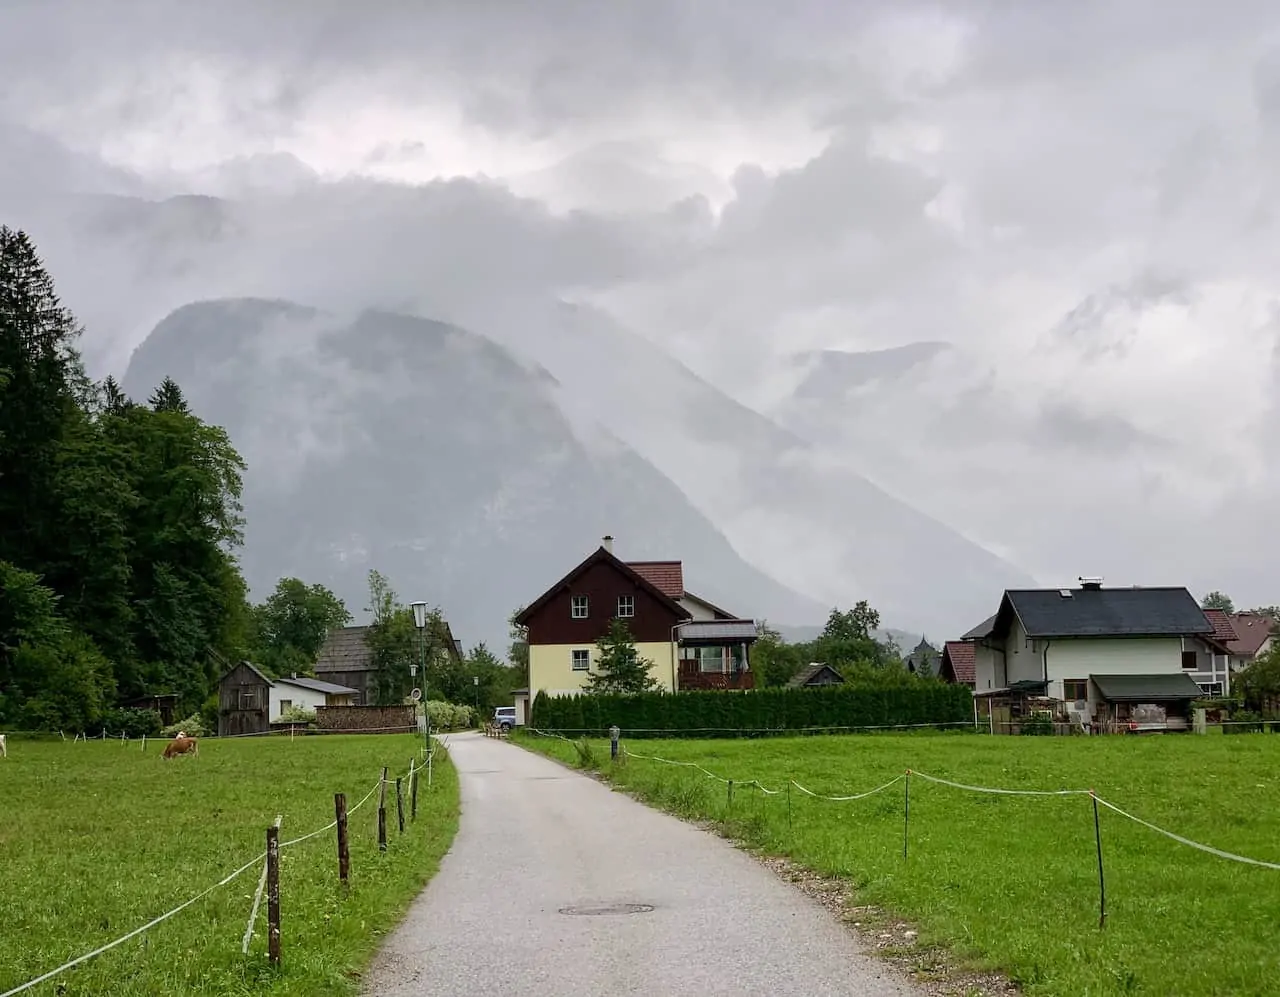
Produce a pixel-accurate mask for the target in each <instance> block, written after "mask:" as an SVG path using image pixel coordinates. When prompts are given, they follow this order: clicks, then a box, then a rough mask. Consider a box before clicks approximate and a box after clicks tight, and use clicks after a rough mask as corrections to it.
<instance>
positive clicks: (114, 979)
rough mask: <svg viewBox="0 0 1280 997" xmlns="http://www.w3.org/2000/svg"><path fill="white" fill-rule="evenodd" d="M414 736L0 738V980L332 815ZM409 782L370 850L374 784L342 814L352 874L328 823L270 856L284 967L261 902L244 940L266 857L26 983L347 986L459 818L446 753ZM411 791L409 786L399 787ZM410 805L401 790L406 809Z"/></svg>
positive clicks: (99, 994) (153, 908)
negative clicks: (276, 830) (382, 845)
mask: <svg viewBox="0 0 1280 997" xmlns="http://www.w3.org/2000/svg"><path fill="white" fill-rule="evenodd" d="M421 744H422V742H421V739H420V738H417V737H415V736H410V735H398V734H397V735H373V736H369V735H365V736H358V735H329V736H324V737H299V738H297V739H295V740H293V741H290V740H288V739H284V738H243V739H236V740H224V741H218V740H209V741H202V742H201V745H200V756H199V758H191V757H186V758H179V759H175V760H173V761H168V762H166V761H162V759H161V750H162V749H163V747H164V742H163V741H149V742H148V744H147V747H146V753H145V754H144V753H143V752H142V750H141V745H140V744H139V742H137V741H134V742H131V743H129V744H127V745H126V744H121V743H119V742H113V741H107V742H89V743H88V744H85V743H80V744H72V743H70V742H65V743H64V742H36V741H21V742H16V743H15V742H12V741H11V742H10V746H9V758H8V759H7V760H6V759H0V856H2V858H0V870H3V884H2V885H0V993H4V992H6V991H7V990H8V989H10V988H12V987H17V986H19V985H21V984H23V983H25V982H27V981H28V980H29V979H33V978H35V977H37V976H40V975H41V974H43V973H45V972H47V971H49V970H51V969H54V968H55V967H57V966H59V965H61V964H62V963H64V962H67V961H69V960H71V959H73V958H76V957H78V956H80V955H82V954H84V953H86V952H88V951H90V950H92V949H94V948H97V947H98V946H100V945H103V944H106V943H107V942H110V941H112V940H114V939H116V938H119V937H120V936H121V935H124V934H127V933H128V932H130V931H132V930H133V929H134V928H137V927H139V926H141V925H143V924H145V923H146V922H148V921H150V920H151V919H152V918H154V917H157V916H159V915H160V914H163V913H165V912H166V911H168V910H171V909H172V908H174V907H176V906H178V905H179V904H180V903H182V902H184V901H186V900H188V899H190V898H191V897H194V896H195V895H196V894H198V893H200V892H201V891H202V890H204V889H206V888H207V887H210V886H213V885H214V884H215V883H217V882H218V881H219V880H220V879H222V877H223V876H225V875H227V874H228V873H230V872H232V871H233V870H235V869H237V868H239V867H241V866H242V865H244V864H245V863H247V862H249V861H250V860H252V859H254V857H255V856H257V855H259V854H261V853H262V852H263V851H264V849H265V834H266V828H267V827H268V826H269V825H270V824H271V823H272V822H273V821H274V820H275V817H276V815H277V814H279V815H282V817H283V822H282V824H281V829H280V840H281V842H285V841H288V840H289V839H292V838H296V837H300V836H302V835H305V834H307V833H309V832H311V831H313V830H316V829H318V828H321V827H323V826H324V825H325V824H327V823H329V822H330V821H331V820H333V816H334V805H333V794H334V793H335V792H344V793H346V795H347V802H348V807H354V806H355V804H356V803H357V802H358V801H359V800H360V799H361V798H362V797H364V796H365V794H366V793H367V792H368V791H369V790H370V789H372V788H373V787H374V786H375V785H376V784H377V781H378V775H379V772H380V770H381V767H382V766H384V765H385V766H388V767H389V768H390V777H391V778H394V777H395V776H396V775H402V776H403V775H405V774H407V772H408V768H409V761H410V758H411V757H412V756H414V755H415V753H416V752H418V750H419V748H420V746H421ZM433 769H434V771H433V786H432V788H431V790H430V791H428V790H427V786H426V780H425V777H424V779H423V781H422V783H421V785H420V788H419V793H418V819H417V821H416V822H414V823H411V824H409V823H407V824H406V831H405V833H404V834H403V835H401V834H400V833H399V831H398V829H397V826H396V813H395V806H394V795H395V794H394V786H393V787H392V789H391V791H390V792H389V793H388V815H389V816H388V839H389V847H388V850H387V851H386V852H385V853H380V852H379V851H378V846H377V833H376V827H377V797H376V795H375V796H374V797H373V798H371V799H370V800H369V802H367V803H366V804H365V805H364V807H363V808H361V809H360V810H359V811H358V812H356V813H354V814H353V815H352V817H351V819H350V824H349V833H350V853H351V884H350V888H349V891H348V892H347V893H346V895H345V896H344V893H343V890H342V888H341V887H340V885H339V883H338V873H337V857H336V856H337V847H336V837H335V832H334V831H332V830H331V831H327V832H325V833H324V834H321V835H318V836H317V837H315V838H312V839H310V840H309V841H305V842H302V843H300V844H297V845H293V846H291V847H288V848H284V849H282V850H281V852H280V896H281V899H280V908H281V951H282V957H283V958H282V962H281V966H280V967H279V969H278V970H277V969H273V968H272V967H271V966H270V965H269V964H268V961H267V954H266V903H265V899H264V901H263V905H262V910H261V912H260V914H259V917H258V921H257V925H256V929H255V935H254V938H253V940H252V942H251V944H250V949H249V954H248V955H247V956H245V955H242V954H241V940H242V937H243V935H244V932H245V926H246V924H247V922H248V916H249V910H250V907H251V905H252V899H253V894H254V893H255V891H256V890H257V886H258V880H259V876H260V874H261V863H256V864H255V865H254V866H253V867H252V868H250V869H249V870H248V871H247V872H245V873H244V874H243V875H241V876H239V877H238V878H237V879H235V880H233V881H232V882H230V883H228V884H227V885H226V886H223V887H221V888H219V889H217V890H215V891H214V892H212V893H211V894H209V895H208V896H206V897H204V898H203V899H201V900H199V901H198V902H196V903H195V904H193V905H192V906H191V907H189V908H187V909H186V910H184V911H182V912H181V913H179V914H177V915H175V916H174V917H172V918H171V919H169V920H167V921H165V922H163V923H162V924H159V925H157V926H156V927H154V928H152V929H151V930H150V931H148V932H146V933H145V934H143V935H141V936H139V937H137V938H134V939H132V940H130V941H128V942H125V943H124V944H123V945H121V946H119V947H117V948H115V949H113V950H111V951H109V952H106V953H104V954H103V955H101V956H98V957H97V958H95V959H92V960H90V961H89V962H87V963H85V964H83V965H81V966H79V967H77V968H75V969H72V970H69V971H68V972H66V973H64V974H62V975H60V976H58V977H57V978H55V979H53V980H50V981H48V982H46V983H42V984H40V985H38V986H37V987H35V988H33V989H31V990H29V991H27V992H26V993H29V994H32V995H51V994H55V993H56V994H60V995H67V997H76V995H84V997H88V995H94V997H106V995H113V997H115V995H118V997H126V995H127V997H141V995H165V997H184V995H196V994H200V995H213V994H217V995H233V994H246V995H247V994H255V995H256V994H276V995H320V994H324V995H331V994H332V995H342V994H349V993H355V992H356V990H357V989H358V984H359V974H360V973H361V971H362V970H363V968H364V966H365V964H366V963H367V961H368V959H369V957H370V956H371V955H372V954H373V952H374V950H375V949H376V948H377V946H378V943H379V940H380V936H381V935H382V934H383V933H385V932H386V931H387V929H389V928H390V927H391V926H393V925H394V924H395V923H396V921H397V920H398V918H399V916H400V915H401V914H402V913H403V911H404V910H405V908H406V907H407V906H408V904H409V901H410V900H412V899H413V897H414V896H416V895H417V893H418V892H419V891H420V890H421V889H422V887H423V885H424V884H425V883H426V882H427V880H428V879H429V878H430V877H431V875H432V874H433V873H434V872H435V869H436V867H437V864H438V863H439V860H440V858H441V856H443V855H444V853H445V851H446V850H447V849H448V847H449V844H450V842H451V841H452V840H453V835H454V832H455V831H456V829H457V819H458V786H457V778H456V774H455V772H454V770H453V767H452V766H451V765H450V764H449V763H448V760H447V756H446V755H445V753H444V752H439V751H438V752H437V753H436V755H435V761H434V764H433ZM406 788H407V787H406ZM407 818H408V805H407V799H406V820H407Z"/></svg>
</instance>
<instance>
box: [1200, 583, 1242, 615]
mask: <svg viewBox="0 0 1280 997" xmlns="http://www.w3.org/2000/svg"><path fill="white" fill-rule="evenodd" d="M1200 608H1201V609H1221V610H1222V611H1223V612H1225V613H1234V612H1235V611H1236V604H1235V603H1234V602H1232V601H1231V596H1229V595H1227V594H1226V593H1225V592H1219V591H1218V590H1217V589H1214V590H1213V591H1212V592H1208V593H1206V594H1205V597H1204V598H1203V599H1201V600H1200Z"/></svg>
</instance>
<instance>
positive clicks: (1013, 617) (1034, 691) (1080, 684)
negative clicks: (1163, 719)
mask: <svg viewBox="0 0 1280 997" xmlns="http://www.w3.org/2000/svg"><path fill="white" fill-rule="evenodd" d="M1080 582H1081V584H1080V586H1079V587H1078V588H1060V589H1010V590H1008V591H1006V592H1005V593H1004V595H1003V596H1002V598H1001V600H1000V605H999V608H998V609H997V610H996V612H995V614H994V615H993V616H991V617H989V618H988V619H986V620H984V621H983V622H982V623H981V624H979V625H978V626H977V627H974V628H973V629H972V630H970V631H969V632H968V633H967V634H965V635H964V636H963V637H962V638H961V639H960V640H959V641H948V642H947V644H946V646H945V647H944V649H943V660H942V665H941V672H940V674H941V675H942V677H943V678H944V679H946V680H947V681H952V682H959V683H962V684H965V685H970V686H971V688H973V689H974V694H975V696H977V697H980V698H992V697H996V698H999V697H1000V696H1001V695H1002V694H1004V693H1007V692H1008V691H1009V690H1011V689H1017V690H1019V692H1020V693H1021V694H1022V695H1024V696H1027V695H1029V696H1034V697H1037V698H1041V699H1043V700H1045V701H1051V702H1058V703H1061V704H1064V706H1063V709H1062V711H1061V712H1063V713H1064V714H1067V715H1070V716H1072V718H1073V719H1077V720H1080V721H1082V722H1087V721H1088V720H1105V721H1107V722H1112V723H1115V722H1121V723H1123V722H1127V720H1128V718H1129V717H1130V716H1132V715H1134V710H1135V709H1137V708H1139V707H1141V708H1144V709H1145V708H1147V707H1151V708H1152V709H1153V710H1154V711H1155V712H1161V711H1163V713H1164V714H1165V715H1167V716H1170V717H1173V716H1177V717H1181V718H1185V716H1186V713H1187V707H1188V705H1189V704H1190V702H1191V701H1192V700H1194V699H1196V698H1198V697H1200V696H1203V695H1205V694H1206V693H1209V692H1217V691H1219V688H1218V687H1219V685H1221V686H1222V689H1221V691H1224V692H1225V691H1226V689H1225V687H1226V685H1227V684H1228V683H1229V676H1228V648H1227V642H1228V640H1229V639H1230V631H1229V629H1228V627H1229V621H1225V620H1221V619H1216V618H1213V619H1211V618H1210V616H1209V615H1208V614H1207V613H1206V611H1204V610H1202V609H1201V608H1200V606H1199V604H1198V603H1197V602H1196V600H1195V599H1194V598H1193V597H1192V595H1191V593H1190V592H1188V591H1187V589H1186V588H1182V587H1162V588H1141V587H1136V586H1135V587H1132V588H1107V587H1105V586H1104V585H1103V583H1102V580H1101V579H1097V578H1082V579H1080ZM1224 615H1225V614H1224ZM1147 713H1148V714H1151V713H1152V710H1147Z"/></svg>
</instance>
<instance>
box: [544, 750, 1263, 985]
mask: <svg viewBox="0 0 1280 997" xmlns="http://www.w3.org/2000/svg"><path fill="white" fill-rule="evenodd" d="M519 740H520V743H521V744H523V745H525V746H527V747H531V748H534V749H536V750H539V751H542V752H544V753H546V754H549V755H552V756H553V757H556V758H559V759H561V760H563V761H566V762H569V763H570V764H575V765H576V764H581V762H582V760H583V759H582V757H581V752H580V751H579V749H577V748H576V747H575V745H574V744H572V743H567V742H564V741H557V740H552V739H546V738H536V737H532V736H528V735H522V736H521V737H520V739H519ZM631 747H632V748H633V749H634V751H635V752H637V753H639V754H645V755H659V756H661V757H663V758H667V759H671V760H673V761H685V762H696V763H697V764H699V765H701V766H704V767H705V768H706V769H708V770H710V771H711V772H714V773H716V774H717V775H719V776H722V777H723V778H725V779H733V780H735V782H736V786H735V790H734V792H733V794H732V797H731V796H730V794H729V793H728V790H727V787H726V786H725V785H724V784H723V783H721V782H719V781H716V780H713V779H710V778H708V777H707V776H706V775H705V774H703V773H700V772H698V771H697V770H696V769H692V768H681V767H675V766H669V765H663V764H660V763H658V762H653V761H644V760H640V759H637V758H630V759H626V760H625V761H624V762H623V763H621V764H613V763H611V762H610V761H609V749H608V744H607V742H595V743H594V744H593V745H592V746H591V753H592V754H593V755H594V757H595V759H596V760H597V765H598V768H599V770H600V772H601V773H602V775H603V776H604V777H605V778H607V779H609V780H610V781H611V782H613V783H614V784H616V785H617V786H619V787H620V788H624V789H626V790H628V791H631V792H633V793H635V794H636V795H637V796H639V797H640V798H641V799H644V800H646V801H648V802H650V803H652V804H654V805H656V806H659V807H661V808H663V809H665V810H667V811H669V812H671V813H674V814H676V815H678V816H682V817H686V818H689V819H695V820H701V821H710V822H713V823H715V824H716V825H718V826H719V827H720V828H721V829H722V830H723V831H724V832H725V833H727V834H729V835H730V836H732V837H734V838H737V839H739V840H742V841H744V842H745V843H747V844H749V845H751V846H753V847H756V848H758V849H760V850H762V851H763V852H765V853H766V854H771V855H777V856H782V857H785V858H787V859H790V860H791V861H793V862H796V863H798V864H799V865H800V866H802V867H804V868H806V869H810V870H812V871H814V872H815V873H817V874H819V875H821V876H830V877H836V878H839V879H840V880H842V881H845V882H847V883H849V884H850V885H851V887H852V888H853V890H854V892H855V895H856V901H857V903H858V904H865V905H871V906H874V907H878V908H881V909H883V910H885V911H887V912H890V913H891V914H892V915H896V916H898V917H903V918H906V919H908V920H910V921H911V922H912V923H913V924H914V925H915V926H916V927H917V928H918V929H919V936H918V938H917V939H916V944H917V945H918V946H920V947H921V948H922V949H927V948H939V947H944V948H945V949H946V950H947V951H948V952H949V953H950V954H951V956H952V957H953V958H955V959H956V960H958V961H959V962H960V963H961V964H963V965H965V966H967V967H970V968H973V969H975V970H984V971H991V970H995V971H999V972H1001V973H1003V974H1005V975H1007V976H1008V977H1009V978H1010V979H1011V980H1012V981H1013V982H1014V983H1016V984H1017V985H1018V986H1020V987H1021V988H1022V989H1023V990H1024V991H1025V992H1026V993H1028V994H1032V995H1071V997H1078V995H1082V994H1086V995H1090V997H1094V995H1103V994H1106V995H1110V994H1173V993H1176V994H1180V995H1186V997H1198V995H1224V994H1250V995H1257V994H1274V993H1280V948H1278V947H1277V946H1276V945H1275V941H1274V939H1275V932H1274V925H1275V923H1276V922H1277V920H1278V919H1280V871H1276V870H1271V869H1265V868H1260V867H1257V866H1249V865H1242V864H1239V863H1236V862H1232V861H1228V860H1224V859H1221V858H1218V857H1215V856H1212V855H1208V854H1205V853H1203V852H1199V851H1196V850H1194V849H1192V848H1188V847H1186V846H1184V845H1180V844H1178V843H1176V842H1174V841H1171V840H1169V839H1168V838H1165V837H1163V836H1161V835H1158V834H1156V833H1154V832H1152V831H1150V830H1148V829H1146V828H1144V827H1142V826H1140V825H1137V824H1134V823H1132V822H1131V821H1129V820H1126V819H1125V818H1123V817H1121V816H1119V815H1117V814H1114V813H1110V812H1108V811H1106V810H1105V809H1104V810H1103V812H1102V815H1101V834H1102V844H1103V856H1104V862H1105V871H1106V886H1107V915H1108V916H1107V921H1106V926H1105V928H1101V929H1100V928H1099V923H1098V922H1099V888H1098V869H1097V856H1096V846H1095V838H1094V824H1093V811H1092V807H1091V803H1090V800H1089V798H1088V797H1087V796H1068V797H1013V796H997V795H984V794H976V793H967V792H964V791H961V790H956V789H952V788H949V787H945V786H939V785H934V784H930V783H927V782H925V781H924V780H922V779H920V778H918V777H917V778H914V779H912V780H911V783H910V804H911V805H910V820H909V823H908V822H905V821H904V792H903V790H904V787H903V784H902V783H898V784H897V785H895V786H894V787H892V789H890V790H887V791H885V792H883V793H879V794H876V795H873V796H871V797H868V798H867V799H863V800H857V801H850V802H843V803H834V802H828V801H823V800H816V799H812V798H809V797H806V796H804V795H803V794H802V793H800V792H799V791H797V790H795V789H794V788H793V789H792V790H791V791H790V792H789V793H788V792H787V791H785V789H784V788H783V787H785V786H786V785H787V784H788V780H792V779H794V780H795V781H797V782H799V783H800V784H802V785H804V786H806V787H807V788H809V789H812V790H813V791H815V792H818V793H821V794H826V795H833V796H834V795H849V794H854V793H858V792H861V791H865V790H868V789H871V788H873V787H875V786H878V785H881V784H882V783H884V782H886V781H888V780H890V779H892V778H893V777H894V776H896V775H899V774H902V773H903V772H904V771H905V770H906V769H908V768H911V769H914V770H917V771H922V772H927V773H929V774H930V775H935V776H939V777H941V778H946V779H950V780H953V781H956V782H961V783H967V784H971V785H982V786H996V787H1006V788H1017V789H1067V788H1070V789H1080V788H1084V789H1088V788H1093V789H1095V790H1096V791H1097V793H1098V795H1099V796H1100V797H1102V798H1104V799H1107V800H1110V801H1111V802H1113V803H1115V804H1116V805H1118V806H1120V807H1123V808H1124V809H1125V810H1127V811H1128V812H1130V813H1132V814H1134V815H1136V816H1139V817H1142V818H1143V819H1145V820H1148V821H1151V822H1153V823H1155V824H1158V825H1160V826H1162V827H1165V828H1168V829H1169V830H1172V831H1175V832H1177V833H1179V834H1181V835H1183V836H1185V837H1188V838H1191V839H1193V840H1196V841H1200V842H1203V843H1206V844H1210V845H1214V846H1216V847H1218V848H1221V849H1225V850H1227V851H1231V852H1235V853H1238V854H1241V855H1247V856H1251V857H1254V858H1258V859H1262V860H1265V861H1270V862H1280V738H1277V737H1274V736H1271V735H1246V736H1239V737H1193V736H1189V735H1188V736H1181V737H1178V736H1166V737H1151V738H1122V737H1110V738H1107V737H1098V738H1013V737H984V736H978V735H938V734H916V735H880V736H860V737H859V736H852V737H812V738H791V739H768V740H751V741H678V740H670V741H666V740H664V741H636V742H632V744H631ZM751 780H759V782H760V783H762V784H763V785H764V786H766V787H768V788H770V789H780V790H783V791H782V792H779V793H778V794H777V795H773V796H768V795H765V794H763V793H761V792H760V791H759V790H757V789H754V788H748V787H747V786H746V785H744V784H745V783H749V782H750V781H751ZM904 825H905V831H906V838H907V843H908V846H909V847H908V856H907V858H905V859H904V858H903V839H904Z"/></svg>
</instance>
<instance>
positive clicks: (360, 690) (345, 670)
mask: <svg viewBox="0 0 1280 997" xmlns="http://www.w3.org/2000/svg"><path fill="white" fill-rule="evenodd" d="M435 636H436V642H437V644H438V645H439V646H440V647H441V648H443V650H444V652H445V653H446V654H448V655H449V657H450V658H452V659H453V660H454V661H455V662H458V661H461V660H462V659H463V657H464V655H463V653H462V642H461V641H460V640H457V639H456V638H455V637H454V636H453V631H452V630H451V629H450V627H449V624H448V622H447V621H445V620H441V621H440V632H439V633H438V634H436V635H435ZM368 638H369V628H368V627H367V626H359V627H336V628H334V629H333V630H330V631H329V634H328V636H326V637H325V641H324V644H323V645H321V647H320V653H319V654H318V655H317V656H316V663H315V667H314V668H313V671H314V672H315V673H316V677H317V678H319V679H322V680H323V681H325V682H329V683H333V684H334V685H340V686H345V687H347V688H349V689H353V690H355V701H354V702H353V703H352V704H351V705H352V706H370V705H373V703H374V701H375V698H376V690H375V689H374V681H373V680H374V673H375V672H376V671H377V665H376V664H375V663H374V660H373V652H372V651H370V649H369V643H368Z"/></svg>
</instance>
